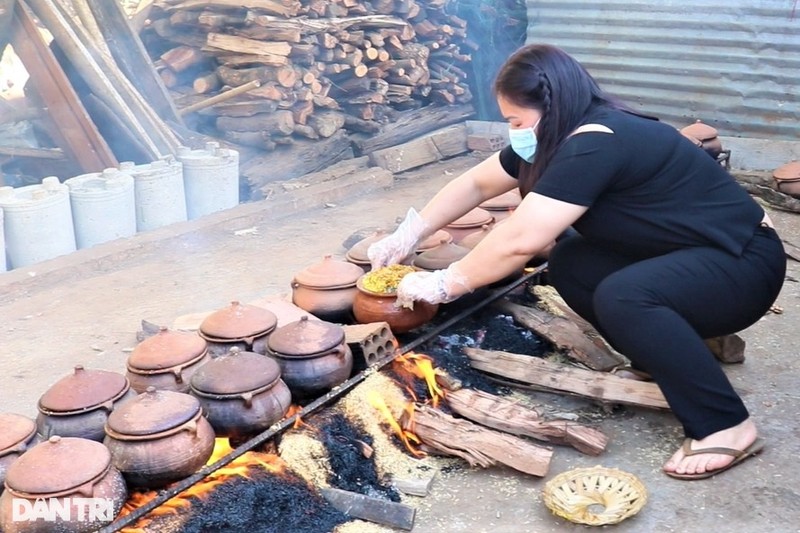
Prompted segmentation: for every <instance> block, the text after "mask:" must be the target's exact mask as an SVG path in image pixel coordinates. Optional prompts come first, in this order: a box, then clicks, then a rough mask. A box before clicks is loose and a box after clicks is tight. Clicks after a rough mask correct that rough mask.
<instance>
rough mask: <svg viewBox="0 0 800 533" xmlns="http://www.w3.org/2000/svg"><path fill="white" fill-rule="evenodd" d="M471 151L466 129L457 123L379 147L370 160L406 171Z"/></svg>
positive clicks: (386, 166)
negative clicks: (404, 140) (414, 137)
mask: <svg viewBox="0 0 800 533" xmlns="http://www.w3.org/2000/svg"><path fill="white" fill-rule="evenodd" d="M466 151H467V142H466V128H465V127H464V125H463V124H457V125H455V126H450V127H447V128H442V129H440V130H437V131H435V132H433V133H430V134H428V135H425V136H423V137H419V138H417V139H414V140H412V141H409V142H407V143H403V144H400V145H397V146H392V147H390V148H384V149H382V150H376V151H374V152H372V153H371V154H370V155H369V157H370V161H371V162H372V163H373V164H375V165H377V166H380V167H383V168H385V169H386V170H390V171H392V172H403V171H406V170H410V169H412V168H417V167H421V166H422V165H426V164H428V163H433V162H434V161H440V160H442V159H445V158H447V157H453V156H455V155H458V154H463V153H464V152H466Z"/></svg>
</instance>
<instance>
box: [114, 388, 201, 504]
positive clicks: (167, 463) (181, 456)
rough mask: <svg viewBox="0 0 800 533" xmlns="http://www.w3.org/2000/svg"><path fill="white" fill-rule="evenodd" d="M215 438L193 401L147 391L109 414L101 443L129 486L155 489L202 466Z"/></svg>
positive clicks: (180, 396) (178, 394)
mask: <svg viewBox="0 0 800 533" xmlns="http://www.w3.org/2000/svg"><path fill="white" fill-rule="evenodd" d="M214 438H215V436H214V429H213V428H212V427H211V424H209V423H208V420H206V419H205V417H204V416H203V410H202V408H201V407H200V402H199V401H198V400H197V398H195V397H194V396H191V395H189V394H184V393H181V392H174V391H158V390H156V389H154V388H153V387H150V388H149V389H148V390H147V391H145V392H143V393H142V394H140V395H138V396H137V397H136V398H134V399H133V400H132V401H130V402H128V403H126V404H125V405H123V406H122V407H120V409H118V410H116V411H114V412H113V413H111V416H109V417H108V423H107V424H106V438H105V440H104V441H103V444H105V445H106V447H107V448H108V449H109V450H110V451H111V457H112V464H113V465H114V466H115V467H116V468H117V469H118V470H119V471H120V472H122V475H123V476H125V479H126V480H127V482H128V483H129V484H130V485H132V486H137V487H147V488H158V487H163V486H165V485H168V484H169V483H172V482H174V481H178V480H180V479H183V478H185V477H188V476H190V475H191V474H193V473H195V472H196V471H197V470H199V469H200V468H201V467H203V465H205V463H206V461H208V459H209V457H211V453H212V452H213V451H214Z"/></svg>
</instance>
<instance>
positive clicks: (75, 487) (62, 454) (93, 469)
mask: <svg viewBox="0 0 800 533" xmlns="http://www.w3.org/2000/svg"><path fill="white" fill-rule="evenodd" d="M110 465H111V452H109V451H108V448H106V447H105V446H103V445H102V444H101V443H99V442H95V441H93V440H89V439H81V438H78V437H59V436H58V435H54V436H52V437H50V439H49V440H46V441H44V442H41V443H39V444H37V445H36V446H34V447H33V448H31V449H30V450H28V451H27V452H25V453H24V454H22V455H20V456H19V458H18V459H16V460H15V461H14V462H13V463H11V466H9V467H8V472H7V473H6V486H7V487H8V488H9V490H10V491H12V492H15V493H18V494H20V495H21V496H23V495H29V494H30V495H42V496H44V495H48V496H55V495H57V494H59V493H67V494H69V493H71V492H76V491H80V492H81V493H83V494H85V495H86V496H87V497H88V496H91V495H92V493H91V485H93V484H94V483H93V482H94V481H97V480H98V479H99V478H100V477H101V476H103V475H105V473H106V472H107V471H108V469H109V467H110ZM81 489H83V490H81Z"/></svg>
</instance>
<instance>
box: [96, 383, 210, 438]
mask: <svg viewBox="0 0 800 533" xmlns="http://www.w3.org/2000/svg"><path fill="white" fill-rule="evenodd" d="M201 368H202V367H201ZM199 412H200V402H199V401H198V400H197V398H195V397H194V396H191V395H189V394H184V393H182V392H174V391H166V390H156V389H155V387H147V390H146V391H145V392H143V393H142V394H140V395H138V396H137V397H136V398H134V399H133V400H131V401H129V402H125V404H123V405H121V406H119V407H118V408H116V409H114V411H112V412H111V414H110V415H108V422H106V428H107V430H108V429H110V430H111V431H112V432H114V433H117V434H119V435H122V436H144V435H154V434H156V433H163V432H165V431H169V430H171V429H175V428H177V427H180V426H182V425H183V424H185V423H187V422H189V421H190V420H192V419H193V418H194V417H195V416H197V414H198V413H199Z"/></svg>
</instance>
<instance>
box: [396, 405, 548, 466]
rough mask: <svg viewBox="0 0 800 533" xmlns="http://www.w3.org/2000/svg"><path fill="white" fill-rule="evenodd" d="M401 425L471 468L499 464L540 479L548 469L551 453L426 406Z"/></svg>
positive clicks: (421, 407) (430, 445)
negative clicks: (460, 459) (459, 458)
mask: <svg viewBox="0 0 800 533" xmlns="http://www.w3.org/2000/svg"><path fill="white" fill-rule="evenodd" d="M404 423H405V424H406V429H407V430H409V431H412V432H413V433H414V434H415V435H416V436H417V437H419V439H420V440H421V441H422V442H423V443H425V444H426V445H427V446H428V447H429V448H433V449H436V450H438V451H440V452H442V453H445V454H447V455H454V456H456V457H461V458H462V459H464V460H465V461H467V462H468V463H469V464H470V465H471V466H476V465H477V466H481V467H483V468H487V467H490V466H494V465H496V464H498V463H500V464H504V465H506V466H508V467H511V468H513V469H514V470H518V471H520V472H524V473H526V474H530V475H532V476H539V477H543V476H546V475H547V471H548V470H549V469H550V459H551V458H552V456H553V450H551V449H549V448H545V447H542V446H538V445H536V444H533V443H532V442H529V441H527V440H524V439H521V438H519V437H515V436H513V435H509V434H507V433H501V432H499V431H494V430H492V429H487V428H484V427H481V426H479V425H477V424H474V423H472V422H470V421H468V420H463V419H459V418H454V417H452V416H450V415H448V414H446V413H443V412H442V411H440V410H438V409H434V408H432V407H429V406H425V405H415V406H414V414H413V419H412V420H405V421H404Z"/></svg>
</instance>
